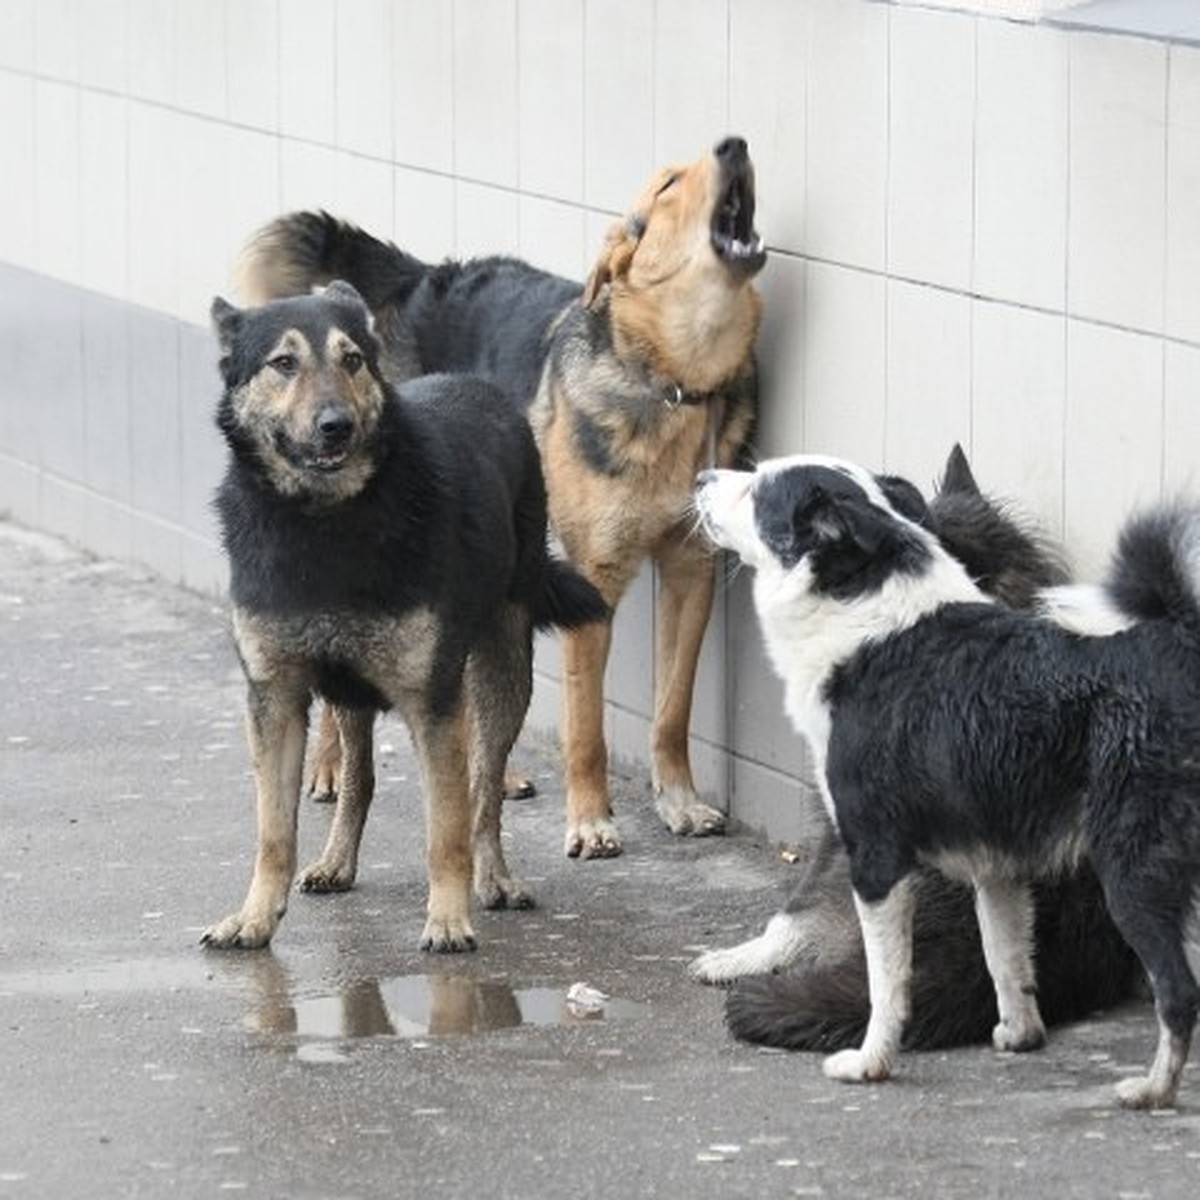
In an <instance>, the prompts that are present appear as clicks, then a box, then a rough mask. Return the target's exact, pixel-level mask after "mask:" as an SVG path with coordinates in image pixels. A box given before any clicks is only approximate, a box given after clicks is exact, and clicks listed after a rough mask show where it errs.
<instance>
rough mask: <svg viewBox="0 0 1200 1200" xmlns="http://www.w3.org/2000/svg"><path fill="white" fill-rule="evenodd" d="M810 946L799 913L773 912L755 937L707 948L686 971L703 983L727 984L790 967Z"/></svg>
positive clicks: (803, 922)
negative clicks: (718, 947)
mask: <svg viewBox="0 0 1200 1200" xmlns="http://www.w3.org/2000/svg"><path fill="white" fill-rule="evenodd" d="M808 945H809V938H808V937H807V936H806V929H805V921H804V918H803V917H801V916H800V915H799V914H795V913H783V912H780V913H776V914H775V915H774V916H773V917H772V918H771V919H770V920H769V921H768V922H767V927H766V929H764V930H763V931H762V933H760V934H759V935H758V937H756V938H751V939H750V940H749V941H746V942H742V943H740V944H739V945H737V946H730V947H729V948H728V949H727V950H707V951H705V952H704V953H703V954H701V955H700V956H699V957H698V958H697V959H696V960H695V961H694V962H693V963H692V964H691V966H690V968H689V970H690V971H691V973H692V974H693V975H694V976H695V977H696V978H697V979H702V980H703V981H704V982H705V983H730V982H732V981H733V980H735V979H741V978H743V977H745V976H746V975H767V974H770V973H771V972H772V971H779V970H782V969H783V968H784V967H787V966H790V965H791V964H792V963H793V962H795V961H796V960H797V959H798V958H799V957H800V956H801V955H802V954H803V953H804V951H805V949H806V947H807V946H808Z"/></svg>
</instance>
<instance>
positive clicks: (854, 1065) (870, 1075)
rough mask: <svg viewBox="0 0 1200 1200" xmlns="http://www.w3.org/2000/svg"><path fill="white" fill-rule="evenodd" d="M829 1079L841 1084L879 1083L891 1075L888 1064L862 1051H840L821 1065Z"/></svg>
mask: <svg viewBox="0 0 1200 1200" xmlns="http://www.w3.org/2000/svg"><path fill="white" fill-rule="evenodd" d="M821 1070H822V1071H823V1072H824V1073H825V1077H826V1078H827V1079H836V1080H839V1081H840V1082H841V1083H879V1082H880V1081H881V1080H884V1079H887V1078H888V1077H889V1076H890V1075H891V1073H892V1072H891V1068H890V1067H889V1066H888V1065H887V1063H881V1062H878V1061H875V1060H874V1059H872V1058H870V1057H868V1056H867V1055H865V1054H864V1053H863V1052H862V1051H861V1050H839V1051H838V1053H837V1054H831V1055H829V1057H828V1058H826V1059H825V1061H824V1062H823V1063H822V1064H821Z"/></svg>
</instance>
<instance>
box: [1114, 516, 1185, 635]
mask: <svg viewBox="0 0 1200 1200" xmlns="http://www.w3.org/2000/svg"><path fill="white" fill-rule="evenodd" d="M1104 591H1105V593H1106V594H1107V596H1108V597H1109V599H1110V600H1111V601H1112V603H1113V604H1115V605H1116V606H1117V608H1118V609H1120V610H1121V611H1122V612H1123V613H1125V614H1126V615H1127V616H1129V617H1130V618H1132V619H1133V620H1137V621H1152V620H1161V619H1164V618H1165V619H1166V620H1170V621H1175V622H1178V623H1179V624H1183V625H1187V626H1189V627H1190V628H1192V629H1193V630H1196V631H1200V509H1196V508H1187V507H1184V506H1182V505H1174V506H1168V507H1163V508H1157V509H1154V510H1152V511H1150V512H1148V513H1144V514H1142V515H1141V516H1138V517H1134V518H1133V520H1131V521H1130V522H1129V523H1128V524H1127V525H1126V526H1125V528H1124V530H1122V532H1121V537H1120V539H1119V541H1118V542H1117V549H1116V553H1115V554H1114V555H1113V561H1112V565H1111V567H1110V568H1109V572H1108V578H1107V579H1106V580H1105V583H1104Z"/></svg>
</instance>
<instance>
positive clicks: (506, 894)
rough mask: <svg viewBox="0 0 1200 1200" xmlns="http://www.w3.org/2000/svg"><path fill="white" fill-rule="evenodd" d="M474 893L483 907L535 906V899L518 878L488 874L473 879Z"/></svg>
mask: <svg viewBox="0 0 1200 1200" xmlns="http://www.w3.org/2000/svg"><path fill="white" fill-rule="evenodd" d="M475 895H476V897H477V898H478V900H479V903H480V904H482V905H483V907H484V908H492V909H496V908H520V909H526V908H536V907H537V901H536V900H534V898H533V893H532V892H531V891H530V890H529V888H528V886H527V885H526V884H524V883H522V882H521V881H520V880H519V879H512V878H510V877H508V876H500V875H489V876H487V877H486V878H485V879H482V880H476V881H475Z"/></svg>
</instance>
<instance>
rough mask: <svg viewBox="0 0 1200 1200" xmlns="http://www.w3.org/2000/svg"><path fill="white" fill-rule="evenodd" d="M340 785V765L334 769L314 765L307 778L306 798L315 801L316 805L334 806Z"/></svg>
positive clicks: (323, 765)
mask: <svg viewBox="0 0 1200 1200" xmlns="http://www.w3.org/2000/svg"><path fill="white" fill-rule="evenodd" d="M341 785H342V768H341V764H340V763H339V764H338V765H337V766H334V767H330V766H326V765H325V764H323V763H316V764H315V765H314V766H313V768H312V771H311V773H310V774H309V777H308V785H307V788H306V790H307V792H308V798H309V799H310V800H314V801H316V803H317V804H335V803H337V798H338V790H339V789H340V788H341Z"/></svg>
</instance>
